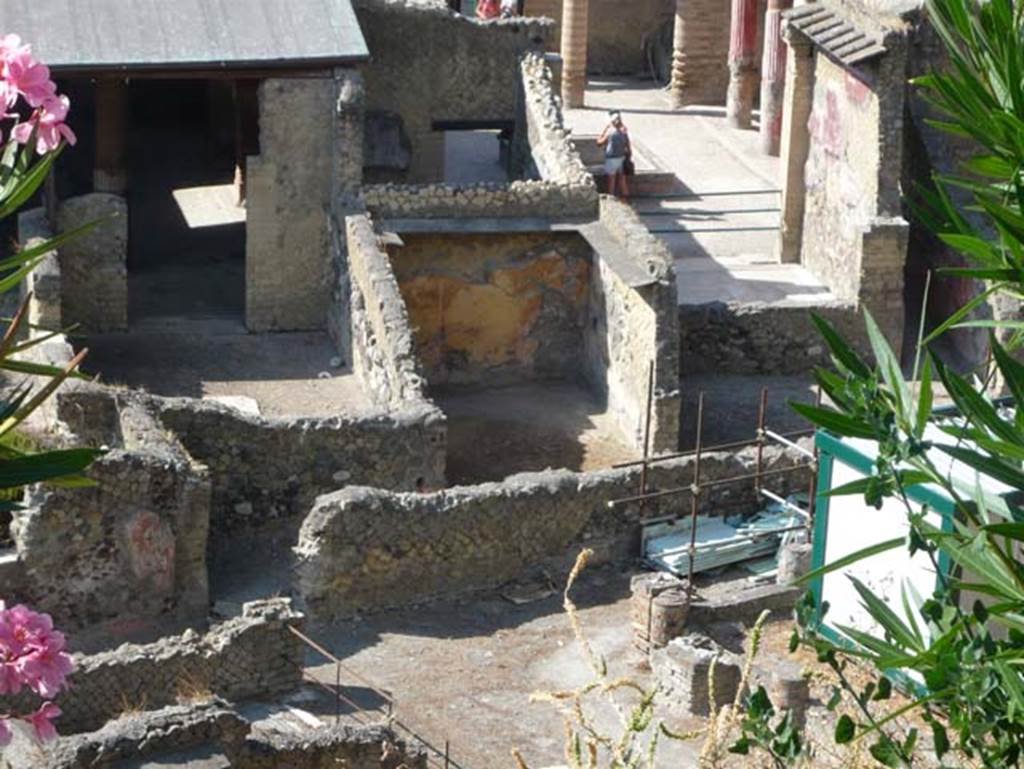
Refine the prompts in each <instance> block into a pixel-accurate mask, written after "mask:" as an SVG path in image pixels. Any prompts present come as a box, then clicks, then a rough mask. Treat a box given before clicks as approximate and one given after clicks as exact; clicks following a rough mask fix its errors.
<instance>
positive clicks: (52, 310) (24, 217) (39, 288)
mask: <svg viewBox="0 0 1024 769" xmlns="http://www.w3.org/2000/svg"><path fill="white" fill-rule="evenodd" d="M52 237H53V230H52V229H51V227H50V224H49V222H48V221H47V220H46V210H45V209H42V208H34V209H32V210H31V211H25V212H24V213H22V214H20V215H19V216H18V242H19V243H20V244H21V247H22V248H24V249H29V248H36V247H38V246H40V245H41V244H42V243H44V242H45V241H47V240H50V239H51V238H52ZM29 296H30V297H31V299H30V300H29V305H28V318H27V320H28V323H30V324H31V325H32V326H35V327H37V328H38V329H39V330H40V331H41V330H43V329H49V330H52V331H56V330H59V329H61V328H63V325H62V323H61V289H60V257H59V256H58V255H57V252H56V251H51V252H49V254H47V256H46V257H45V258H44V259H43V261H42V262H40V263H39V265H38V266H37V267H36V268H35V269H34V270H32V272H30V273H29V274H28V275H26V276H25V279H24V280H23V281H22V282H21V297H22V299H24V298H25V297H29Z"/></svg>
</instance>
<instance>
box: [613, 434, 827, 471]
mask: <svg viewBox="0 0 1024 769" xmlns="http://www.w3.org/2000/svg"><path fill="white" fill-rule="evenodd" d="M813 433H814V430H810V429H807V430H793V431H792V432H789V433H780V435H782V437H783V438H806V437H807V436H808V435H812V434H813ZM756 444H757V439H756V438H747V439H746V440H742V441H733V442H731V443H716V444H715V445H714V446H705V447H704V453H705V454H712V453H714V452H716V451H729V450H731V449H742V448H745V447H747V446H754V445H756ZM693 453H694V452H693V449H690V450H689V451H679V452H675V453H672V454H658V455H657V456H654V457H651V458H650V459H648V460H647V464H649V465H655V464H657V463H659V462H671V461H672V460H673V459H684V458H685V457H692V456H693ZM643 463H644V461H643V460H642V459H632V460H630V461H629V462H616V463H615V464H614V465H612V469H614V470H621V469H622V468H624V467H639V466H640V465H642V464H643Z"/></svg>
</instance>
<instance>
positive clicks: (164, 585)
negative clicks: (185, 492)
mask: <svg viewBox="0 0 1024 769" xmlns="http://www.w3.org/2000/svg"><path fill="white" fill-rule="evenodd" d="M127 533H128V558H129V561H130V563H131V568H132V572H133V574H134V575H135V577H136V578H137V579H139V580H144V581H149V582H150V583H151V584H152V586H153V587H154V588H155V589H156V590H158V591H159V592H170V591H171V589H172V588H173V587H174V534H173V533H172V532H171V529H170V526H168V525H167V524H166V523H165V522H164V521H162V520H160V517H159V516H158V515H156V513H152V512H148V511H146V512H142V513H139V514H138V515H137V516H135V517H134V518H133V519H132V520H131V522H130V523H129V524H128V531H127Z"/></svg>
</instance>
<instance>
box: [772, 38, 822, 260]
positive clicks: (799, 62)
mask: <svg viewBox="0 0 1024 769" xmlns="http://www.w3.org/2000/svg"><path fill="white" fill-rule="evenodd" d="M783 37H784V39H785V41H786V45H787V48H788V51H787V53H786V86H785V91H784V95H783V107H782V134H781V138H780V146H781V151H782V163H781V174H782V179H781V180H780V181H781V185H782V217H781V226H780V229H779V239H778V242H777V244H776V249H775V252H776V253H775V255H776V257H777V258H778V260H779V261H780V262H799V261H800V250H801V246H802V244H803V230H804V198H805V197H806V195H807V186H806V183H805V179H804V166H806V165H807V153H808V151H809V149H810V143H811V136H810V130H809V128H808V126H807V122H808V120H809V119H810V117H811V106H812V103H813V101H814V49H813V48H812V47H811V44H810V41H808V40H807V39H806V38H804V37H803V36H802V35H800V33H792V32H790V31H789V29H788V28H786V27H785V26H784V27H783Z"/></svg>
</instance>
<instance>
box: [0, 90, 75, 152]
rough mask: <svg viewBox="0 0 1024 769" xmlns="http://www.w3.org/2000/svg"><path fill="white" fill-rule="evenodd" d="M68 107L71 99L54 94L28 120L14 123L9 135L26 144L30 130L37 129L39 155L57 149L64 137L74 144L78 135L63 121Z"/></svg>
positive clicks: (37, 150)
mask: <svg viewBox="0 0 1024 769" xmlns="http://www.w3.org/2000/svg"><path fill="white" fill-rule="evenodd" d="M70 109H71V100H70V99H69V98H68V97H67V96H55V97H53V98H51V99H48V100H47V101H45V102H44V103H43V105H42V107H41V108H40V109H39V110H36V112H35V113H33V115H32V117H31V118H30V119H29V120H27V121H25V122H24V123H19V124H18V125H16V126H15V127H14V131H12V132H11V136H12V138H13V139H14V141H16V142H18V143H19V144H28V142H29V139H31V138H32V131H33V130H35V131H37V134H36V152H38V153H39V154H40V155H45V154H46V153H48V152H52V151H53V150H55V149H57V148H58V147H59V146H60V143H61V141H62V140H64V139H66V140H67V142H68V144H70V145H72V146H74V144H75V143H76V142H77V141H78V137H76V136H75V132H74V131H72V130H71V128H70V127H69V126H68V125H67V124H66V123H65V122H64V121H65V120H66V119H67V116H68V111H69V110H70Z"/></svg>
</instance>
